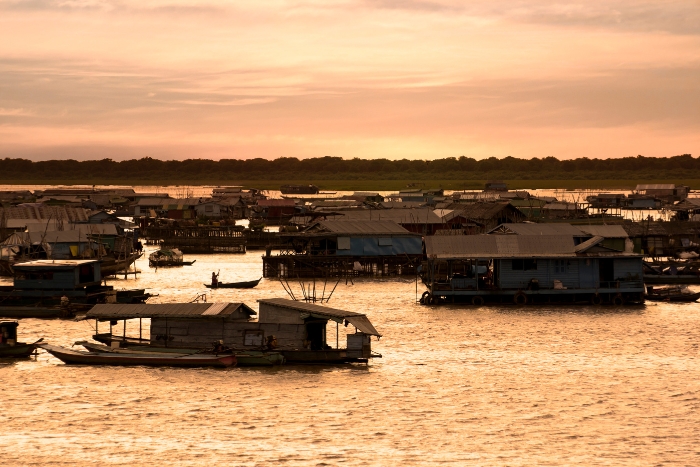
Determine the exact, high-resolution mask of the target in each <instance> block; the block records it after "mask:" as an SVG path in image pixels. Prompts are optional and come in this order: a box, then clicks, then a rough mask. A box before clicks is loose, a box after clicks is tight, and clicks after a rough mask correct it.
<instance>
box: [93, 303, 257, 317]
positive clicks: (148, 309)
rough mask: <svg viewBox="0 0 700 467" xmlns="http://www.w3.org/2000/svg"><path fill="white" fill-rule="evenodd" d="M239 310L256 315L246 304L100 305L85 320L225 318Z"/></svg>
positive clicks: (249, 314)
mask: <svg viewBox="0 0 700 467" xmlns="http://www.w3.org/2000/svg"><path fill="white" fill-rule="evenodd" d="M238 310H241V311H243V312H244V313H246V314H248V316H252V315H255V314H256V312H255V311H254V310H253V309H252V308H250V307H249V306H248V305H246V304H245V303H139V304H100V305H95V306H94V307H93V308H92V309H91V310H90V311H88V312H87V313H86V314H85V319H99V320H108V319H131V318H225V317H227V316H230V315H232V314H233V313H235V312H237V311H238Z"/></svg>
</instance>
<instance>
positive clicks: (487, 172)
mask: <svg viewBox="0 0 700 467" xmlns="http://www.w3.org/2000/svg"><path fill="white" fill-rule="evenodd" d="M237 179H238V180H279V181H291V180H297V181H298V180H305V181H306V180H308V181H309V182H312V181H314V180H488V179H504V180H611V179H627V180H635V179H637V180H659V179H667V180H669V179H700V158H693V157H692V156H691V155H690V154H683V155H680V156H675V157H668V158H657V157H643V156H637V157H623V158H620V159H588V158H585V157H584V158H579V159H572V160H559V159H556V158H554V157H546V158H543V159H538V158H534V159H517V158H514V157H506V158H504V159H497V158H495V157H491V158H488V159H482V160H477V159H472V158H469V157H459V158H457V157H448V158H445V159H436V160H408V159H402V160H388V159H359V158H355V159H342V158H340V157H319V158H313V159H296V158H293V157H281V158H279V159H275V160H267V159H247V160H238V159H222V160H219V161H213V160H207V159H188V160H184V161H174V160H173V161H162V160H158V159H152V158H150V157H147V158H143V159H133V160H126V161H121V162H119V161H114V160H111V159H102V160H91V161H76V160H51V161H39V162H33V161H30V160H26V159H10V158H6V159H0V182H3V183H12V182H17V183H22V182H36V181H46V182H51V181H55V182H60V183H69V182H79V183H86V182H89V181H94V182H96V183H116V182H128V181H130V180H139V181H144V180H152V181H153V182H154V183H156V182H178V183H189V182H212V183H213V182H219V181H235V180H237Z"/></svg>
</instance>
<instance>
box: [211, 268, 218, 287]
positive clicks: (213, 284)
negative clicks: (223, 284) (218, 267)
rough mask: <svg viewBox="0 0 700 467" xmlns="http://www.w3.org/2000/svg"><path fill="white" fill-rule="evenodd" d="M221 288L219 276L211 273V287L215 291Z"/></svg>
mask: <svg viewBox="0 0 700 467" xmlns="http://www.w3.org/2000/svg"><path fill="white" fill-rule="evenodd" d="M218 286H219V275H218V274H217V273H215V272H212V273H211V287H212V289H215V288H217V287H218Z"/></svg>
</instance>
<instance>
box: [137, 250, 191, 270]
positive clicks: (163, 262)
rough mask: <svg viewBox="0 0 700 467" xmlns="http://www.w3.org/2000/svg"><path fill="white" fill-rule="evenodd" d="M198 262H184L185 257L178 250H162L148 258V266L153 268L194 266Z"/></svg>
mask: <svg viewBox="0 0 700 467" xmlns="http://www.w3.org/2000/svg"><path fill="white" fill-rule="evenodd" d="M196 261H197V260H196V259H195V260H194V261H184V260H183V255H182V252H181V251H180V250H178V249H177V248H173V249H166V248H163V249H160V250H158V251H154V252H153V253H151V254H150V255H149V256H148V265H149V266H150V267H152V268H162V267H172V266H192V265H193V264H194V263H195V262H196Z"/></svg>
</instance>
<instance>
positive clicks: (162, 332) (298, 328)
mask: <svg viewBox="0 0 700 467" xmlns="http://www.w3.org/2000/svg"><path fill="white" fill-rule="evenodd" d="M258 301H259V303H260V310H259V313H257V314H258V319H257V320H256V319H254V318H253V317H254V316H255V315H256V312H255V311H254V310H252V309H251V308H250V307H249V306H247V305H246V304H244V303H169V304H140V305H114V304H105V305H97V306H95V307H94V308H93V309H92V310H90V311H89V312H88V313H87V314H86V315H85V318H86V319H94V320H95V335H94V336H93V338H94V339H95V340H96V341H98V342H102V343H104V344H107V345H109V346H110V347H133V346H149V348H151V349H154V348H159V349H167V348H172V349H178V351H179V349H211V348H212V347H214V346H216V345H221V346H223V347H224V348H228V349H231V351H232V352H233V353H234V354H236V356H237V358H238V362H239V365H240V364H242V363H241V362H242V361H243V360H242V359H241V355H242V354H247V353H249V352H268V353H279V354H281V355H282V356H284V359H285V360H286V362H287V363H353V362H360V363H363V362H365V363H366V362H367V361H368V360H369V359H371V358H375V357H380V355H378V354H376V353H374V352H372V345H371V340H370V339H371V337H372V336H376V337H380V334H379V333H378V332H377V330H376V329H375V328H374V326H373V325H372V323H371V322H370V321H369V319H367V316H366V315H365V314H362V313H355V312H351V311H344V310H338V309H334V308H330V307H327V306H321V305H316V304H312V303H306V302H297V301H294V300H288V299H282V298H271V299H264V300H258ZM130 319H139V336H138V337H135V336H127V335H126V320H130ZM143 319H150V333H149V335H148V336H144V333H143V327H142V320H143ZM120 320H123V321H124V323H123V325H122V326H120V325H119V324H118V323H117V321H120ZM105 321H106V322H109V323H110V324H109V326H110V328H109V332H103V333H100V331H99V323H100V322H105ZM333 324H335V326H333ZM115 325H116V329H115ZM349 326H351V327H350V329H353V330H354V332H351V333H347V334H346V335H345V336H343V337H344V338H343V341H342V342H341V340H340V329H341V327H342V328H343V330H345V329H346V328H348V327H349ZM333 328H335V329H334V330H335V339H333V338H332V337H333V336H332V331H333ZM329 329H330V330H331V337H330V338H329V336H328V330H329ZM120 331H121V332H120ZM341 343H342V344H345V345H344V346H341Z"/></svg>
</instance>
